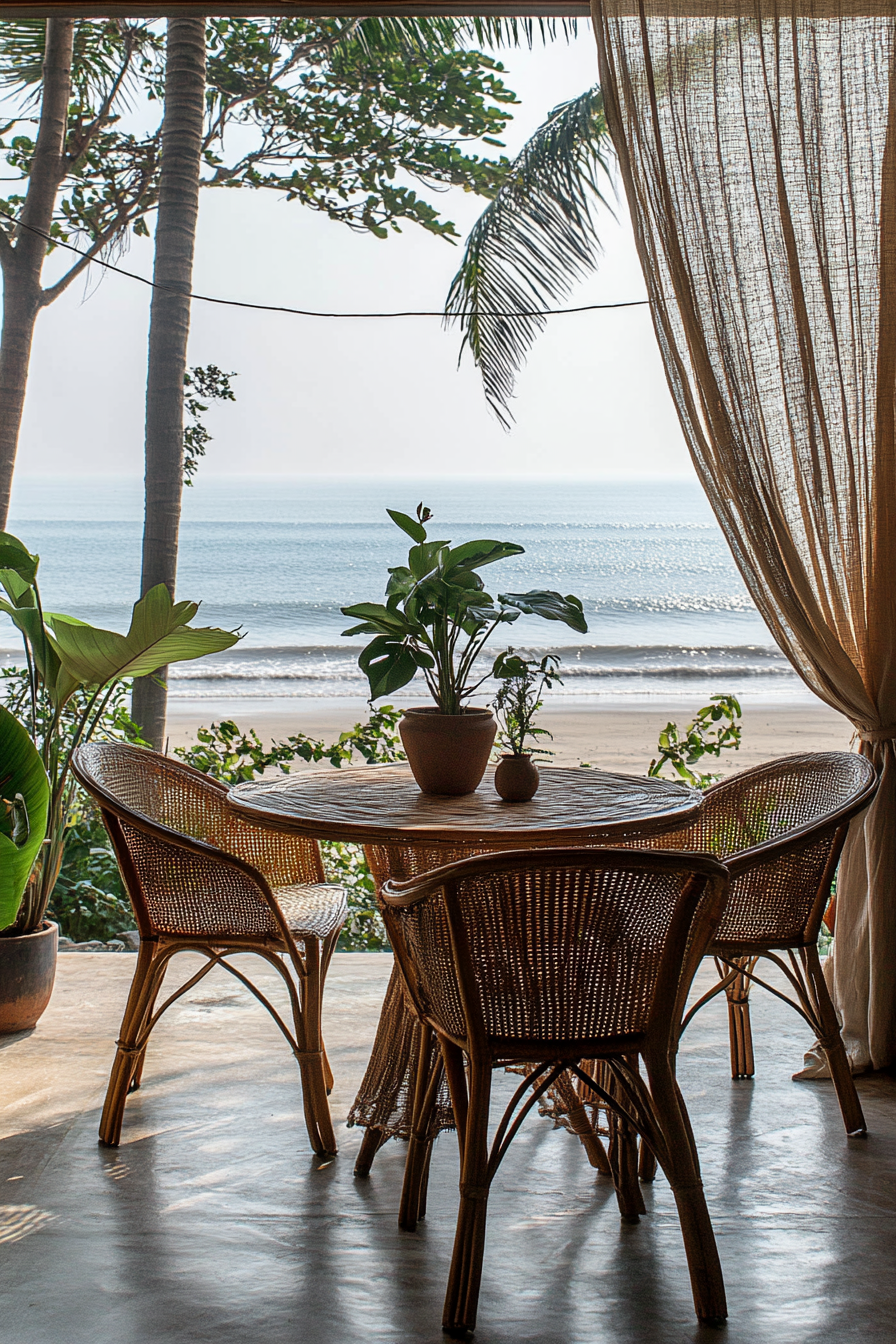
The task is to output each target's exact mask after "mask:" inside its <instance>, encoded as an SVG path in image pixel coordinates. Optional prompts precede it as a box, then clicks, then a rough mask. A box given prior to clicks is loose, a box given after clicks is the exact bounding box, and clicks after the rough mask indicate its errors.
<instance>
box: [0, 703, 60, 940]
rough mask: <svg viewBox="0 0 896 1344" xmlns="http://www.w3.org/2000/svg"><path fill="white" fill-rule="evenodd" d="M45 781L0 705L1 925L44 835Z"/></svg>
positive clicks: (26, 741) (8, 919)
mask: <svg viewBox="0 0 896 1344" xmlns="http://www.w3.org/2000/svg"><path fill="white" fill-rule="evenodd" d="M49 807H50V782H49V780H48V779H47V772H46V770H45V769H44V767H43V763H42V761H41V759H40V756H39V755H38V754H37V749H36V748H35V746H34V743H33V742H32V741H31V738H30V737H29V736H28V733H27V732H26V730H25V728H24V727H23V726H22V724H20V723H19V721H18V719H17V718H15V716H14V715H12V714H10V712H9V710H8V709H4V708H3V706H2V705H0V929H5V928H7V927H8V926H9V925H10V924H12V922H13V920H14V919H15V917H16V915H17V914H18V910H19V906H20V905H21V903H22V895H23V893H24V891H25V886H26V883H27V881H28V876H29V874H30V872H31V869H32V868H33V866H34V860H35V859H36V858H37V855H38V853H39V852H40V847H41V845H42V844H43V842H44V838H45V837H46V834H47V814H48V811H49Z"/></svg>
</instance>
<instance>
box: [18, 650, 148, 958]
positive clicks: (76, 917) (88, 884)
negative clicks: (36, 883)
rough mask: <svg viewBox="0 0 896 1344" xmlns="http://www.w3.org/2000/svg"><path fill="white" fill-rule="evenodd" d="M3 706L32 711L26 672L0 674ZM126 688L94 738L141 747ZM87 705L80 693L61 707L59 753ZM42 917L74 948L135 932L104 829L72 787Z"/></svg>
mask: <svg viewBox="0 0 896 1344" xmlns="http://www.w3.org/2000/svg"><path fill="white" fill-rule="evenodd" d="M0 678H2V686H3V700H4V703H5V704H6V706H7V707H8V708H9V709H10V710H11V711H12V712H13V713H14V714H15V715H16V716H17V717H18V718H20V719H21V718H24V717H27V716H28V715H29V713H30V705H31V681H30V676H29V673H28V671H27V669H23V668H15V667H5V668H3V670H2V672H0ZM129 692H130V683H129V682H126V681H122V682H117V683H116V684H115V686H114V687H113V689H112V693H111V696H110V698H109V701H108V703H107V705H106V707H105V709H104V710H103V712H102V714H101V716H100V719H99V722H98V723H97V726H96V728H95V730H94V733H93V737H94V738H95V739H96V740H98V741H102V742H110V741H122V742H135V743H137V744H138V745H139V746H145V745H146V743H145V742H143V740H142V738H141V737H140V730H139V728H138V727H137V725H136V724H135V723H134V721H133V719H132V718H131V716H130V714H129V713H128V709H127V697H128V694H129ZM88 700H89V694H88V692H87V691H85V690H84V689H83V688H82V689H79V690H77V691H76V692H75V693H74V695H73V696H72V698H71V699H70V700H69V701H68V703H67V704H66V705H65V706H64V708H63V710H62V712H61V714H60V716H59V720H58V722H57V724H56V729H55V731H56V734H57V737H58V739H59V741H60V744H61V746H62V749H63V750H68V748H69V747H70V746H71V744H72V742H73V741H74V738H75V736H76V734H77V731H78V725H79V724H80V722H81V718H82V715H83V712H84V709H85V707H86V705H87V702H88ZM37 708H38V722H37V735H38V738H39V739H42V738H44V737H46V735H47V732H48V731H49V729H50V725H51V723H52V709H51V708H50V706H49V704H48V702H47V701H46V700H45V699H41V700H39V702H38V707H37ZM47 914H48V915H49V916H50V917H51V918H52V919H55V920H56V922H57V923H58V925H59V929H60V932H61V933H62V934H63V935H64V936H65V937H66V938H71V939H73V941H75V942H84V941H85V940H88V939H92V938H96V939H98V940H99V941H101V942H108V940H109V939H110V938H114V937H115V935H116V934H118V933H121V932H123V930H125V929H132V928H133V927H134V916H133V912H132V910H131V906H130V902H129V900H128V898H127V895H126V893H125V890H124V886H123V885H122V881H121V877H120V875H119V872H118V863H117V861H116V858H115V854H114V852H113V850H112V846H111V843H110V841H109V837H108V835H107V834H106V828H105V826H104V825H103V821H102V818H101V816H100V814H99V811H98V809H97V808H95V807H94V805H93V803H92V802H91V800H90V799H89V798H88V796H87V795H86V794H85V793H84V792H83V791H82V790H81V789H80V788H79V787H78V786H77V785H76V784H74V783H72V787H71V789H70V792H69V795H68V803H67V807H66V813H65V830H64V833H63V843H62V858H61V862H60V866H59V875H58V877H57V879H56V884H55V886H54V888H53V893H52V898H51V904H50V907H49V909H48V910H47Z"/></svg>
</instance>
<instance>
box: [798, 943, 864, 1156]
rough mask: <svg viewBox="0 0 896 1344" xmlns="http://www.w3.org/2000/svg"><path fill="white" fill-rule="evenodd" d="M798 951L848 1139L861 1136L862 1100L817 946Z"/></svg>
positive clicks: (862, 1121) (862, 1130)
mask: <svg viewBox="0 0 896 1344" xmlns="http://www.w3.org/2000/svg"><path fill="white" fill-rule="evenodd" d="M802 954H803V955H802V961H803V966H804V969H805V974H806V980H807V982H808V988H809V990H810V994H811V997H812V998H813V999H814V1001H815V1009H816V1014H817V1017H818V1027H819V1032H818V1039H819V1042H820V1044H821V1048H822V1049H823V1050H824V1053H825V1058H826V1059H827V1061H828V1068H829V1069H830V1072H831V1082H832V1083H833V1084H834V1090H835V1092H836V1093H837V1101H838V1103H839V1105H840V1114H841V1115H842V1116H843V1124H844V1125H845V1127H846V1133H847V1135H848V1136H849V1138H851V1139H853V1138H861V1137H862V1136H863V1135H865V1134H867V1133H868V1126H867V1125H866V1123H865V1115H864V1112H863V1111H862V1103H861V1102H860V1101H859V1094H858V1092H857V1091H856V1085H855V1080H854V1079H853V1076H852V1069H851V1068H850V1067H849V1060H848V1058H847V1056H846V1048H845V1046H844V1044H843V1036H842V1034H841V1032H840V1023H839V1022H838V1020H837V1010H836V1009H835V1007H834V1005H833V1003H832V1001H831V995H830V991H829V990H828V986H827V981H826V980H825V978H824V973H823V971H822V969H821V961H820V959H819V956H818V948H817V947H805V948H803V949H802Z"/></svg>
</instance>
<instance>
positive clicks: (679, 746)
mask: <svg viewBox="0 0 896 1344" xmlns="http://www.w3.org/2000/svg"><path fill="white" fill-rule="evenodd" d="M740 717H741V708H740V704H739V703H738V701H737V699H736V698H735V696H733V695H713V696H711V697H710V703H709V704H708V705H704V706H703V708H702V709H699V710H698V711H697V713H696V714H695V716H694V718H693V719H692V720H691V722H690V723H689V724H688V726H687V728H685V729H684V731H683V732H682V731H680V730H679V727H678V724H676V723H667V724H666V726H665V728H664V729H663V731H662V732H661V733H660V737H659V742H658V743H657V755H656V757H655V758H654V760H652V761H651V762H650V766H649V769H648V771H647V774H648V775H649V776H651V777H653V778H654V779H658V778H660V777H661V776H662V772H663V770H664V768H665V767H666V766H671V767H672V769H673V770H674V771H675V773H676V774H677V775H678V777H679V778H680V779H683V780H684V782H685V783H686V784H690V785H691V787H692V788H695V789H708V788H709V786H710V784H714V783H715V782H716V780H717V779H718V778H719V776H718V775H710V774H705V773H704V772H702V771H700V770H693V769H692V768H691V767H692V766H694V765H696V764H697V762H698V761H700V760H702V758H703V757H704V756H717V757H718V756H721V754H722V752H723V751H726V750H728V749H730V748H733V749H734V750H735V751H737V749H738V747H739V746H740V737H741V728H740V724H739V723H738V719H740Z"/></svg>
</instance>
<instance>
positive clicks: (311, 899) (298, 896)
mask: <svg viewBox="0 0 896 1344" xmlns="http://www.w3.org/2000/svg"><path fill="white" fill-rule="evenodd" d="M273 890H274V895H275V897H276V898H277V904H278V905H279V907H280V909H281V910H282V911H283V915H284V918H285V919H286V922H287V924H288V925H289V930H290V933H293V934H295V936H296V938H321V939H323V938H329V936H330V934H332V933H338V932H339V930H340V929H341V928H342V926H343V924H344V923H345V921H346V917H347V915H348V905H347V903H346V898H345V891H344V889H343V888H342V887H339V886H336V885H335V884H334V883H320V884H316V885H314V886H311V885H308V884H305V883H297V884H296V885H295V886H292V887H274V889H273Z"/></svg>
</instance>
